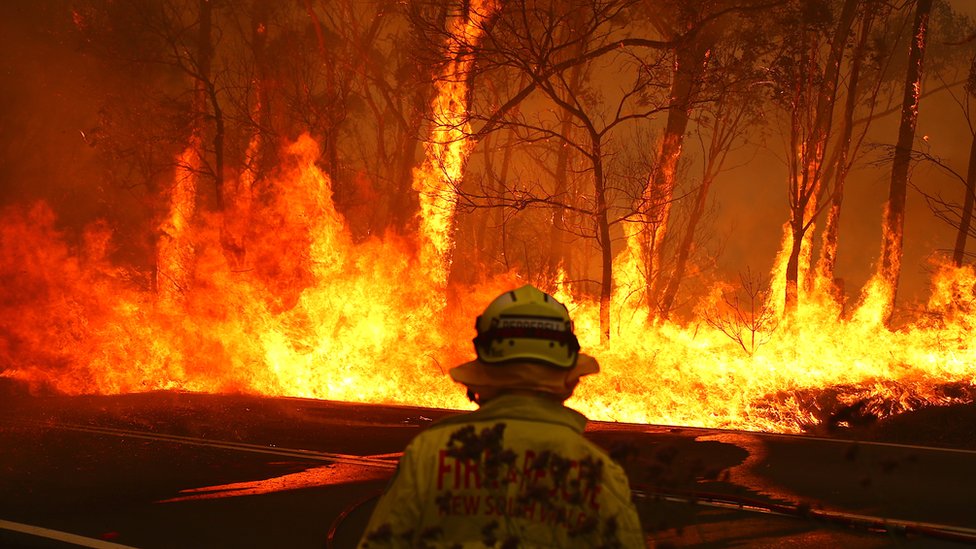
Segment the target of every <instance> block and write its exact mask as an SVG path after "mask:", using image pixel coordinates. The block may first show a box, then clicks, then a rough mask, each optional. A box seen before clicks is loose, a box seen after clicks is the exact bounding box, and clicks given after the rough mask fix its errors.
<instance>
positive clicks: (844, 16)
mask: <svg viewBox="0 0 976 549" xmlns="http://www.w3.org/2000/svg"><path fill="white" fill-rule="evenodd" d="M857 4H858V2H857V0H846V1H845V2H844V6H843V8H842V10H841V14H840V17H839V18H838V19H837V26H836V27H835V28H834V34H833V36H832V37H831V42H830V52H829V54H828V55H827V60H826V62H825V66H824V71H823V84H822V85H821V87H820V89H819V90H818V91H817V102H816V104H815V105H814V108H815V109H816V110H815V111H814V113H813V114H814V116H813V126H812V127H811V128H810V133H809V134H808V135H807V137H806V141H805V142H804V143H803V145H802V153H803V154H802V160H801V162H802V165H801V166H800V174H799V177H798V178H796V181H795V183H794V185H795V186H794V192H793V195H792V197H791V203H790V208H791V210H792V211H791V220H790V229H791V234H792V238H793V242H792V244H791V249H790V255H789V260H788V262H787V265H786V296H785V299H786V310H787V311H793V310H795V309H796V306H797V304H798V303H799V289H800V288H799V282H800V274H801V271H803V272H804V273H806V272H808V271H809V261H808V260H806V261H804V265H802V266H801V265H800V261H801V260H803V259H804V256H803V254H802V251H803V247H804V240H805V239H806V238H807V234H808V233H807V232H808V230H809V228H810V227H811V226H812V224H813V220H814V217H815V216H816V214H817V211H818V203H817V197H818V195H820V194H821V192H820V191H821V187H822V185H823V165H824V157H825V156H826V151H827V142H828V140H829V139H830V131H831V124H832V121H833V117H834V103H835V101H836V98H837V81H838V78H839V76H840V65H841V60H842V59H843V55H844V49H845V48H846V46H847V38H848V37H849V36H850V33H851V27H852V26H853V24H854V17H855V16H856V15H857ZM816 45H817V44H816V42H814V44H813V46H812V47H816ZM813 59H814V56H812V55H811V56H810V57H809V59H808V62H807V67H808V70H809V73H810V74H814V73H815V72H816V71H817V68H816V66H815V64H814V62H813ZM801 96H802V92H801ZM793 121H794V123H793V131H794V132H798V131H800V130H799V128H802V123H798V119H797V118H796V117H795V116H794V118H793ZM807 245H808V246H809V242H808V243H807ZM801 267H802V268H801Z"/></svg>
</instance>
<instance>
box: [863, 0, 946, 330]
mask: <svg viewBox="0 0 976 549" xmlns="http://www.w3.org/2000/svg"><path fill="white" fill-rule="evenodd" d="M931 11H932V0H918V3H917V4H916V6H915V21H914V24H913V25H912V40H911V46H910V48H909V52H908V71H907V74H906V75H905V89H904V96H903V98H902V108H901V122H900V124H899V129H898V142H897V144H896V145H895V153H894V158H893V160H892V166H891V186H890V191H889V194H888V203H887V205H886V206H885V211H884V217H883V219H882V228H881V230H882V244H881V259H880V265H879V268H878V273H877V276H878V277H879V278H880V281H881V282H882V283H883V284H884V287H885V290H886V292H887V295H886V299H887V306H888V307H887V310H888V313H887V314H888V319H886V320H890V318H891V316H890V315H891V314H892V312H893V311H894V305H895V300H896V298H897V294H898V279H899V277H900V275H901V260H902V252H903V241H904V234H905V202H906V198H907V195H908V172H909V168H910V167H911V160H912V156H911V155H912V146H913V144H914V141H915V126H916V123H917V122H918V108H919V98H920V95H921V90H922V65H923V61H924V59H925V48H926V42H927V39H928V26H929V15H930V13H931Z"/></svg>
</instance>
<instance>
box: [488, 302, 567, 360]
mask: <svg viewBox="0 0 976 549" xmlns="http://www.w3.org/2000/svg"><path fill="white" fill-rule="evenodd" d="M475 330H477V332H478V335H477V337H475V338H474V348H475V352H477V353H478V359H479V360H481V361H482V362H484V363H486V364H501V363H506V362H513V361H528V362H541V363H544V364H549V365H552V366H556V367H558V368H572V367H573V366H574V365H575V364H576V360H577V358H578V357H579V350H580V346H579V341H578V340H577V339H576V335H575V334H574V333H573V321H572V320H571V319H570V318H569V311H568V310H567V309H566V306H565V305H563V304H562V303H560V302H559V301H557V300H556V298H554V297H552V296H551V295H549V294H547V293H545V292H543V291H541V290H539V289H538V288H535V287H534V286H530V285H525V286H522V287H521V288H518V289H516V290H512V291H509V292H505V293H503V294H502V295H500V296H498V297H497V298H495V300H494V301H492V302H491V303H490V304H489V305H488V307H487V308H486V309H485V312H484V313H482V315H481V316H479V317H478V319H477V320H476V321H475Z"/></svg>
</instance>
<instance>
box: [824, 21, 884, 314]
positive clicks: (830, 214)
mask: <svg viewBox="0 0 976 549" xmlns="http://www.w3.org/2000/svg"><path fill="white" fill-rule="evenodd" d="M877 9H878V8H877V6H876V5H875V4H874V3H871V4H869V5H868V6H867V7H866V8H865V9H864V12H863V13H862V14H861V28H860V31H859V34H858V38H857V42H856V44H855V46H854V50H853V52H852V55H851V61H850V73H849V75H848V78H847V98H846V101H845V104H844V112H843V116H842V118H841V130H840V136H839V139H838V142H837V149H836V158H835V159H834V160H833V162H831V163H830V167H831V168H832V170H833V176H834V183H833V189H832V192H831V194H830V206H829V208H828V210H827V218H826V221H825V222H824V231H823V243H822V245H821V251H820V257H819V260H818V263H817V273H818V280H819V281H821V283H823V284H829V285H830V291H831V293H834V294H835V297H837V298H838V300H840V299H841V298H842V296H839V295H836V294H837V292H838V289H837V287H836V282H835V276H834V269H835V266H836V264H837V246H838V243H839V241H840V216H841V209H842V207H843V202H844V185H845V183H846V181H847V175H848V173H849V172H850V169H851V166H852V160H851V157H852V152H853V151H852V149H856V147H855V146H854V143H853V134H854V112H855V109H856V108H857V101H858V97H859V91H860V90H859V86H860V84H861V71H862V69H863V65H864V58H865V55H866V50H867V46H868V39H869V37H870V33H871V28H872V25H873V23H874V18H875V12H876V11H877Z"/></svg>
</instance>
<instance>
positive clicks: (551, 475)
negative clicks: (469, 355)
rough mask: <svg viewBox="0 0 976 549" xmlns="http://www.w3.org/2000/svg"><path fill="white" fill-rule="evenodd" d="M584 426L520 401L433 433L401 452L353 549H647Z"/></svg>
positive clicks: (622, 489) (513, 398) (617, 470)
mask: <svg viewBox="0 0 976 549" xmlns="http://www.w3.org/2000/svg"><path fill="white" fill-rule="evenodd" d="M585 425H586V418H585V417H584V416H583V415H582V414H580V413H578V412H576V411H573V410H570V409H569V408H566V407H565V406H562V405H561V404H560V403H558V402H554V401H552V400H548V399H545V398H540V397H534V396H525V395H501V396H498V397H496V398H494V399H492V400H491V401H489V402H487V403H485V405H483V406H482V407H481V408H480V409H478V410H477V411H475V412H471V413H469V414H464V415H460V416H455V417H451V418H448V419H446V420H443V421H441V422H438V423H436V424H434V425H433V426H431V427H430V428H428V429H427V430H426V431H424V432H422V433H421V434H419V435H418V436H417V437H416V438H415V439H414V440H413V441H412V442H411V443H410V445H409V446H408V447H407V449H406V450H405V451H404V454H403V457H402V458H401V460H400V465H399V467H398V469H397V473H396V476H395V477H394V479H393V481H392V482H391V484H390V486H389V488H388V489H387V491H386V493H385V494H384V495H383V496H382V497H381V498H380V500H379V502H377V505H376V509H375V510H374V512H373V516H372V518H371V519H370V521H369V525H368V526H367V528H366V532H365V534H364V536H363V538H362V540H361V541H360V544H359V547H360V548H378V547H397V548H400V547H405V548H414V547H431V548H441V547H464V548H469V547H478V548H483V547H522V548H536V547H567V548H570V547H571V548H576V547H579V548H591V547H603V546H605V547H622V548H628V549H630V548H642V547H646V543H645V541H644V536H643V533H642V531H641V527H640V522H639V520H638V518H637V512H636V510H635V508H634V505H633V503H632V502H631V495H630V485H629V483H628V481H627V476H626V475H625V473H624V471H623V469H622V468H621V467H620V466H619V465H617V464H616V463H614V462H613V461H612V460H611V459H610V457H609V456H608V455H607V454H606V452H604V451H603V450H602V449H601V448H599V447H598V446H596V445H595V444H593V443H592V442H590V441H588V440H586V439H585V438H583V436H582V433H583V428H584V427H585ZM618 544H619V545H618Z"/></svg>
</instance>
